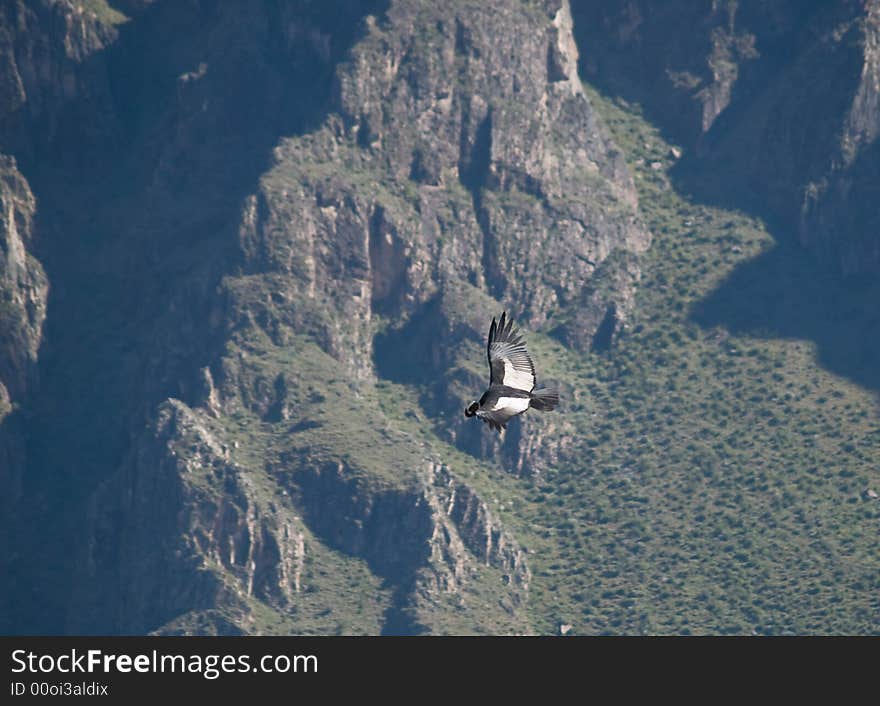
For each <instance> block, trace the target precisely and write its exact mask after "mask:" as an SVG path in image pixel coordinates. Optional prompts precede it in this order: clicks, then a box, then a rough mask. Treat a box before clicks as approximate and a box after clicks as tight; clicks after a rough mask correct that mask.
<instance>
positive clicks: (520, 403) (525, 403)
mask: <svg viewBox="0 0 880 706" xmlns="http://www.w3.org/2000/svg"><path fill="white" fill-rule="evenodd" d="M528 408H529V400H528V398H527V397H499V398H498V401H497V402H495V404H494V405H493V406H492V411H493V412H502V413H504V414H506V415H509V416H511V417H513V416H515V415H517V414H520V413H521V412H525V411H526V410H527V409H528Z"/></svg>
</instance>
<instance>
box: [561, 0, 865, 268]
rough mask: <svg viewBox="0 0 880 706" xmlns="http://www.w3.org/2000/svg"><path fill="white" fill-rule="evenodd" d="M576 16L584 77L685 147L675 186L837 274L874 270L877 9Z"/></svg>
mask: <svg viewBox="0 0 880 706" xmlns="http://www.w3.org/2000/svg"><path fill="white" fill-rule="evenodd" d="M575 14H576V15H577V18H578V20H579V22H578V32H579V36H578V39H579V40H580V41H581V44H582V47H583V55H584V56H585V57H586V58H585V59H584V64H583V69H584V76H585V78H586V79H587V80H594V79H595V80H597V81H599V82H600V84H602V85H604V86H606V87H607V88H609V89H611V90H613V91H620V92H622V94H624V95H626V96H627V98H628V99H630V100H637V101H638V102H641V103H644V105H645V106H646V107H648V108H649V109H650V110H651V114H652V116H653V117H654V118H655V119H656V120H658V121H659V122H660V123H661V124H662V125H663V126H664V128H665V129H667V130H668V131H669V134H670V136H672V137H673V139H675V140H678V141H679V142H680V143H681V144H684V145H686V146H687V147H689V148H692V150H693V152H692V159H691V160H690V163H689V164H687V165H686V166H687V167H689V169H686V170H683V171H684V174H683V181H684V182H685V183H686V184H687V186H688V188H690V189H695V190H699V191H700V192H701V193H702V195H705V196H707V197H709V198H712V199H715V200H719V199H720V201H721V202H722V203H727V204H730V203H733V204H735V205H737V206H739V207H745V208H749V209H760V210H761V211H763V212H766V214H767V215H768V216H769V217H771V218H774V219H775V220H776V221H777V222H778V225H779V227H780V228H782V229H784V230H787V231H789V232H790V233H792V234H794V236H795V237H796V238H797V239H798V240H799V241H800V242H801V243H802V244H803V245H805V246H806V247H807V248H809V249H810V250H812V251H813V252H814V253H816V255H817V256H818V257H819V258H821V259H822V260H827V261H829V262H831V263H834V265H835V266H836V267H837V268H838V269H839V270H840V271H842V272H844V273H865V272H870V273H874V274H876V273H877V272H878V270H880V239H878V238H877V236H876V233H877V227H876V226H877V222H878V221H877V219H878V211H877V199H876V198H875V195H874V189H875V187H876V184H877V183H878V180H877V177H878V174H877V172H876V165H877V163H878V161H877V159H876V154H875V149H876V138H877V131H878V126H880V112H878V82H877V75H878V60H880V54H878V30H880V24H878V21H880V4H878V3H877V2H873V1H871V0H869V1H868V2H862V1H861V0H858V1H857V0H844V1H841V2H833V3H825V2H790V1H788V0H777V1H776V2H770V3H767V2H750V1H748V0H746V1H742V0H730V1H727V0H724V1H723V2H715V1H714V0H713V1H712V2H709V1H708V0H706V1H705V2H696V3H694V2H672V3H652V2H640V1H639V0H627V1H626V2H623V3H602V2H589V1H584V2H577V3H575ZM691 170H693V171H691ZM693 172H696V173H693ZM706 181H708V182H710V183H709V184H706ZM707 186H708V188H707Z"/></svg>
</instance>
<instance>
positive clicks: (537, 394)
mask: <svg viewBox="0 0 880 706" xmlns="http://www.w3.org/2000/svg"><path fill="white" fill-rule="evenodd" d="M558 404H559V391H558V390H551V389H550V388H548V387H542V388H541V389H540V390H532V398H531V403H530V404H529V406H530V407H531V408H532V409H537V410H538V411H539V412H549V411H551V410H553V409H556V405H558Z"/></svg>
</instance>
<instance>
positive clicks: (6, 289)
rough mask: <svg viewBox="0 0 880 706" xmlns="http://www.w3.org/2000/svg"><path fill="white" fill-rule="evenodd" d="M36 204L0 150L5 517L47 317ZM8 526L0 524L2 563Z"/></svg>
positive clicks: (15, 496)
mask: <svg viewBox="0 0 880 706" xmlns="http://www.w3.org/2000/svg"><path fill="white" fill-rule="evenodd" d="M35 210H36V202H35V200H34V196H33V194H32V193H31V190H30V188H29V187H28V183H27V181H25V179H24V177H23V176H22V175H21V173H20V172H19V171H18V169H17V167H16V163H15V160H14V159H13V158H11V157H8V156H6V155H0V484H2V487H3V488H4V492H3V499H2V500H0V512H2V513H3V516H4V517H6V518H9V517H12V516H13V509H14V508H15V507H16V505H17V504H18V502H19V501H20V499H21V492H22V476H23V473H24V472H25V451H24V439H23V433H24V430H23V427H22V420H21V419H19V418H18V417H20V416H21V415H20V414H18V415H16V414H14V412H15V411H16V410H19V411H20V410H21V409H22V406H24V405H26V404H27V403H28V401H29V392H30V391H31V388H32V387H33V385H34V383H35V377H36V363H37V356H38V353H39V348H40V343H41V341H42V332H43V322H44V320H45V318H46V297H47V293H48V282H47V280H46V276H45V273H44V272H43V268H42V266H41V265H40V263H39V262H38V261H37V260H36V258H34V256H33V254H32V247H33V243H32V240H33V230H34V223H33V221H34V212H35ZM8 532H9V528H8V527H6V526H4V527H3V528H2V530H0V549H2V551H3V557H4V559H3V560H2V561H3V563H4V564H5V561H6V559H7V558H8V557H9V555H10V553H11V548H10V546H9V545H8V544H7V543H6V542H7V536H8V535H7V533H8ZM0 566H3V565H0ZM3 568H5V566H4V567H3Z"/></svg>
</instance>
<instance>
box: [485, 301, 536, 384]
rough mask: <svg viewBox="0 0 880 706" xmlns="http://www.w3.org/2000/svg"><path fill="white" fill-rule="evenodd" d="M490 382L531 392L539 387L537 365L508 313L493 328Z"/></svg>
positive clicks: (488, 351) (490, 335)
mask: <svg viewBox="0 0 880 706" xmlns="http://www.w3.org/2000/svg"><path fill="white" fill-rule="evenodd" d="M487 353H488V356H489V384H490V385H505V386H506V387H512V388H514V389H516V390H522V391H524V392H531V391H532V389H534V387H535V364H534V363H533V362H532V358H531V356H529V352H528V350H526V344H525V342H524V341H523V338H522V335H521V334H520V332H519V330H518V329H515V328H514V327H513V322H512V321H510V320H509V319H507V314H506V312H505V313H504V314H501V319H500V320H499V321H498V322H497V323H496V321H495V319H494V318H493V319H492V325H491V326H490V327H489V345H488V347H487Z"/></svg>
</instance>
